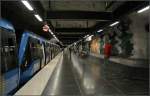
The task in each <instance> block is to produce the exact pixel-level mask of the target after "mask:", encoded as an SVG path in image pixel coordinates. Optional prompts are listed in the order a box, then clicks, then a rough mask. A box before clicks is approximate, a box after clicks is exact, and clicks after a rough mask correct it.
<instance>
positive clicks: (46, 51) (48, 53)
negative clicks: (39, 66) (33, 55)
mask: <svg viewBox="0 0 150 96" xmlns="http://www.w3.org/2000/svg"><path fill="white" fill-rule="evenodd" d="M49 50H50V46H49V43H45V54H46V64H48V62H50V52H49Z"/></svg>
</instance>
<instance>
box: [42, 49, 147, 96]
mask: <svg viewBox="0 0 150 96" xmlns="http://www.w3.org/2000/svg"><path fill="white" fill-rule="evenodd" d="M63 58H64V59H63V63H62V64H59V65H58V67H57V68H56V69H55V71H54V73H53V76H52V78H51V79H50V80H49V82H48V84H47V86H46V88H45V90H44V92H43V95H51V96H54V95H55V96H108V95H111V96H116V95H117V96H128V95H148V92H149V80H148V79H147V78H144V77H142V76H143V75H139V76H136V75H135V74H134V72H136V71H138V72H141V73H143V74H145V73H147V74H148V69H137V68H130V67H128V66H124V65H121V64H114V63H113V62H108V63H107V64H106V62H104V60H102V59H99V58H96V57H93V56H85V57H80V56H79V55H78V54H75V53H73V52H72V54H71V58H70V54H69V52H64V57H63ZM136 74H138V73H137V72H136ZM137 77H138V78H137Z"/></svg>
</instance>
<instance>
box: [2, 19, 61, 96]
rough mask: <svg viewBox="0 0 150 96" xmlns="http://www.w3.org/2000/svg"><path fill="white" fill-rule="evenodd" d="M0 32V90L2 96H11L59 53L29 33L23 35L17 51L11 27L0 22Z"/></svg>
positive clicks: (44, 40) (54, 46) (47, 42)
mask: <svg viewBox="0 0 150 96" xmlns="http://www.w3.org/2000/svg"><path fill="white" fill-rule="evenodd" d="M0 30H1V32H0V37H1V38H0V39H1V42H0V43H1V44H0V51H1V66H0V67H1V73H2V74H1V77H2V83H1V85H0V86H2V89H3V90H2V95H13V94H14V93H15V92H16V91H17V90H18V89H19V88H20V87H21V86H22V85H24V84H25V83H26V82H27V81H28V80H29V79H31V77H32V76H33V75H34V74H36V73H37V72H38V71H39V70H40V69H41V68H43V67H44V66H45V65H46V64H48V63H49V62H50V61H51V59H52V58H54V57H55V56H56V55H57V54H58V52H60V47H59V46H58V45H56V44H54V43H50V42H49V41H48V40H46V39H44V38H42V37H40V36H38V35H36V34H34V33H32V32H29V31H25V32H23V34H22V37H21V41H20V44H19V47H17V43H16V34H15V29H14V27H13V25H12V24H11V23H9V22H8V21H6V20H2V19H1V20H0Z"/></svg>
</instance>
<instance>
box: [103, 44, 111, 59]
mask: <svg viewBox="0 0 150 96" xmlns="http://www.w3.org/2000/svg"><path fill="white" fill-rule="evenodd" d="M111 49H112V45H111V44H110V43H106V44H105V47H104V55H105V58H109V57H110V55H111Z"/></svg>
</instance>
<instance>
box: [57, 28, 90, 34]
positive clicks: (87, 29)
mask: <svg viewBox="0 0 150 96" xmlns="http://www.w3.org/2000/svg"><path fill="white" fill-rule="evenodd" d="M55 32H57V33H58V32H83V33H88V32H91V29H90V28H56V29H55Z"/></svg>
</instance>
